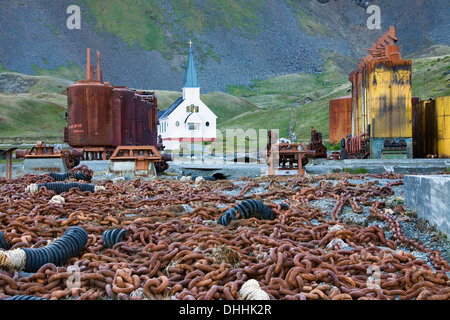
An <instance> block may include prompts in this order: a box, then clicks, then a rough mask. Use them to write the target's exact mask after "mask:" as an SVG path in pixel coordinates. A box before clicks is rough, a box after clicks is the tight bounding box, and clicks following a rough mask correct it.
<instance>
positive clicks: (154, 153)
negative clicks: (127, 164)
mask: <svg viewBox="0 0 450 320" xmlns="http://www.w3.org/2000/svg"><path fill="white" fill-rule="evenodd" d="M110 160H111V161H130V160H131V161H134V165H135V170H148V168H149V165H150V164H151V163H154V162H160V161H162V156H161V154H160V153H159V151H158V150H157V149H156V147H154V146H119V147H117V148H116V150H115V151H114V153H113V154H112V155H111V157H110Z"/></svg>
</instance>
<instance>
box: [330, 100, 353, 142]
mask: <svg viewBox="0 0 450 320" xmlns="http://www.w3.org/2000/svg"><path fill="white" fill-rule="evenodd" d="M329 114H330V120H329V127H330V143H332V144H337V143H341V140H342V139H345V138H346V137H347V136H348V135H349V134H352V96H351V95H349V96H345V97H340V98H336V99H331V100H330V101H329Z"/></svg>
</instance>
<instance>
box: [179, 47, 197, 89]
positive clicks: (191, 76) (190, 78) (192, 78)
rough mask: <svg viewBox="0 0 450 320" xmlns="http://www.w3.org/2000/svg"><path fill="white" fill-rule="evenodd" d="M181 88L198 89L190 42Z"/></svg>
mask: <svg viewBox="0 0 450 320" xmlns="http://www.w3.org/2000/svg"><path fill="white" fill-rule="evenodd" d="M183 88H200V84H199V83H198V77H197V70H196V69H195V62H194V55H193V54H192V41H189V57H188V61H187V66H186V74H185V75H184V84H183Z"/></svg>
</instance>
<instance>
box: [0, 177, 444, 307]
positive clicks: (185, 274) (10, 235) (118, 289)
mask: <svg viewBox="0 0 450 320" xmlns="http://www.w3.org/2000/svg"><path fill="white" fill-rule="evenodd" d="M349 177H350V175H348V174H331V175H325V176H315V177H309V176H307V177H275V178H261V179H258V180H255V179H245V178H243V179H241V180H240V183H239V184H236V183H233V182H231V181H226V180H225V181H224V180H218V181H202V182H201V183H194V182H193V181H191V182H181V181H177V180H163V179H160V180H154V181H141V180H139V179H135V180H129V181H121V182H118V183H116V184H114V183H113V182H112V181H101V182H97V184H98V185H101V186H103V187H104V189H99V190H98V191H96V192H82V191H80V190H79V189H78V188H72V189H70V190H69V191H68V192H63V193H61V194H60V196H61V197H62V198H64V201H63V202H56V203H55V202H51V201H50V200H51V199H52V197H53V196H55V194H56V193H55V192H54V191H51V190H46V189H45V188H41V189H40V190H38V191H37V192H35V193H29V192H25V191H24V190H25V187H26V186H27V185H30V184H33V183H34V184H35V183H38V182H39V183H42V182H54V181H53V179H52V178H51V177H50V176H48V175H40V176H39V175H32V174H26V175H24V176H22V177H21V178H17V179H9V180H6V179H4V178H0V197H1V199H2V201H1V203H0V231H2V232H3V236H4V240H5V241H6V243H7V244H8V246H9V250H14V249H18V248H40V247H44V246H47V245H49V243H50V242H52V241H54V240H55V239H56V238H58V237H61V236H62V235H63V234H64V232H65V231H66V230H67V229H68V228H70V227H72V226H80V227H82V228H84V229H85V230H86V231H87V234H88V240H87V244H86V246H85V247H84V249H82V250H81V251H80V252H79V253H78V254H77V255H76V256H73V257H72V258H70V259H69V260H68V261H67V262H66V263H65V264H64V265H60V266H57V265H54V264H52V263H47V264H44V265H42V266H41V267H40V268H39V270H37V272H34V273H26V272H24V271H22V270H6V269H3V270H1V272H0V299H7V298H10V297H13V296H17V295H30V296H36V297H43V298H46V299H89V300H95V299H100V298H102V299H174V300H177V299H178V300H181V299H186V300H188V299H226V300H232V299H244V298H243V297H242V296H241V295H240V294H239V291H240V289H241V287H242V286H243V284H244V283H245V282H247V281H248V280H251V279H254V280H256V281H257V282H258V284H259V286H260V289H261V290H263V291H264V292H266V293H267V294H268V295H269V297H270V298H271V299H290V300H296V299H299V300H305V299H314V300H317V299H323V300H351V299H354V300H356V299H361V300H363V299H400V300H409V299H433V300H438V299H441V300H443V299H445V300H448V299H450V283H449V278H448V275H447V273H446V272H448V271H450V268H449V265H448V263H447V262H446V261H445V260H444V259H443V258H442V257H441V256H440V252H439V251H436V250H434V251H433V250H431V249H429V248H426V247H425V246H424V245H422V244H420V243H419V242H418V241H417V240H413V239H409V238H407V237H406V236H405V234H404V233H403V232H402V230H401V227H400V224H399V223H398V221H397V220H396V218H395V216H393V215H388V214H386V213H385V212H383V210H382V209H383V207H384V206H385V205H386V204H385V200H386V198H387V197H389V196H392V195H393V194H394V191H393V190H392V187H393V186H395V185H399V184H401V183H402V178H403V177H402V176H400V175H396V174H383V175H352V176H351V179H352V180H361V183H360V184H355V183H350V182H349V181H348V179H349ZM367 177H372V178H374V179H389V181H391V182H389V183H387V185H385V186H383V187H379V186H377V184H376V183H374V181H373V180H366V179H365V178H367ZM248 199H254V200H259V201H263V202H264V204H265V205H266V206H268V207H269V208H270V209H271V210H272V212H273V214H274V220H264V219H257V218H255V217H250V218H248V219H238V220H233V221H231V222H230V224H229V225H227V226H223V225H220V224H218V223H217V220H218V218H219V217H220V216H221V215H222V214H223V213H224V212H226V211H227V210H229V209H230V208H232V207H233V206H235V205H236V204H237V203H239V202H242V201H245V200H248ZM320 200H329V201H333V202H334V203H335V204H334V207H332V208H330V210H325V209H320V208H318V207H317V206H313V204H314V202H315V201H320ZM346 206H348V208H351V210H352V211H353V212H354V213H355V214H361V213H362V211H363V209H365V208H366V209H367V208H368V209H369V211H370V217H371V218H372V219H373V220H374V223H372V224H370V225H367V226H365V227H364V226H360V225H352V224H346V223H344V222H342V221H341V219H340V215H341V213H342V210H343V208H344V207H346ZM366 211H367V210H366ZM381 223H384V224H386V223H387V225H388V226H389V229H390V230H391V231H392V234H393V238H392V239H389V238H388V237H387V236H386V234H385V232H384V231H383V229H382V228H381V227H380V226H379V224H381ZM111 229H121V230H125V231H126V232H125V233H124V235H123V236H121V240H120V241H119V242H117V243H115V244H113V245H111V244H108V245H106V244H105V243H103V238H102V237H103V234H104V233H105V232H106V231H107V230H111ZM400 246H401V248H400ZM0 250H5V249H0ZM411 250H418V251H421V252H424V253H426V254H428V256H429V262H427V261H425V260H420V259H418V258H416V257H415V256H414V255H413V254H412V253H411V252H410V251H411Z"/></svg>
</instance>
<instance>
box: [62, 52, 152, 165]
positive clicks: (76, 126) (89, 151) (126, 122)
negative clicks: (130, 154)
mask: <svg viewBox="0 0 450 320" xmlns="http://www.w3.org/2000/svg"><path fill="white" fill-rule="evenodd" d="M67 90H68V110H67V124H68V125H67V128H65V130H64V137H65V141H66V142H68V144H69V145H70V146H72V147H75V148H83V149H84V150H85V158H92V159H98V158H100V159H103V160H106V159H108V158H109V157H110V156H111V154H112V153H113V152H114V150H115V148H116V147H118V146H137V145H141V146H156V145H157V99H156V97H155V94H154V92H150V91H137V90H132V89H129V88H127V87H118V86H113V85H110V84H109V83H108V82H103V80H102V70H101V68H100V53H99V52H97V72H96V79H94V70H93V66H92V65H91V64H90V49H89V48H88V49H87V66H86V80H81V81H78V82H76V83H74V84H73V85H70V86H69V87H68V89H67Z"/></svg>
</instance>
